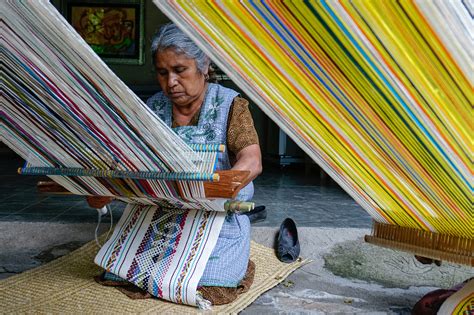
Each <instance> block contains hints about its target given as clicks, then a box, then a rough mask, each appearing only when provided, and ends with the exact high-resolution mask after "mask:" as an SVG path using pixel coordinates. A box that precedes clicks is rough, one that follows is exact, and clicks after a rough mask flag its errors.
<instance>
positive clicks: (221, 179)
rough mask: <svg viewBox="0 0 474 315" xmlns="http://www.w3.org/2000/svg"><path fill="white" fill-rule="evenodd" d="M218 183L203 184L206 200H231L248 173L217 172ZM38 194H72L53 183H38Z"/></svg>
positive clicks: (247, 180) (246, 180) (245, 183)
mask: <svg viewBox="0 0 474 315" xmlns="http://www.w3.org/2000/svg"><path fill="white" fill-rule="evenodd" d="M215 173H216V175H218V176H217V177H218V181H212V182H211V181H206V182H204V183H203V184H204V191H205V195H206V198H228V199H233V198H235V197H236V196H237V194H238V193H239V191H240V190H241V189H242V188H243V187H245V185H247V184H248V183H249V182H250V179H249V175H250V172H249V171H236V170H227V171H217V172H215ZM37 188H38V191H39V192H42V193H52V194H72V193H70V192H69V191H67V190H66V189H65V188H64V187H62V186H61V185H59V184H58V183H56V182H53V181H40V182H38V184H37Z"/></svg>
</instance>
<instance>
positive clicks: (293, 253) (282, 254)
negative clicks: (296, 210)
mask: <svg viewBox="0 0 474 315" xmlns="http://www.w3.org/2000/svg"><path fill="white" fill-rule="evenodd" d="M299 255H300V242H299V241H298V230H297V229H296V223H295V221H293V220H292V219H290V218H286V219H285V220H284V221H283V223H282V224H281V225H280V232H279V234H278V240H277V256H278V259H279V260H280V261H282V262H285V263H292V262H294V261H295V260H296V259H298V256H299Z"/></svg>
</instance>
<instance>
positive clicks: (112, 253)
mask: <svg viewBox="0 0 474 315" xmlns="http://www.w3.org/2000/svg"><path fill="white" fill-rule="evenodd" d="M224 218H225V213H222V212H212V211H195V210H191V211H182V210H176V209H175V210H168V211H163V209H161V208H159V207H156V206H142V205H132V204H129V205H128V206H127V208H126V209H125V210H124V213H123V215H122V217H121V218H120V221H119V222H118V223H117V226H116V227H115V230H114V233H113V235H112V237H111V238H110V239H109V240H108V241H107V242H106V243H105V244H104V246H102V248H101V249H100V251H99V252H98V253H97V256H96V257H95V263H96V264H97V265H99V266H101V267H103V268H104V269H106V270H107V271H109V272H112V273H113V274H115V275H118V276H120V277H121V278H123V279H126V280H128V281H129V282H132V283H134V284H135V285H137V286H138V287H140V288H142V289H144V290H146V291H148V292H150V294H152V295H154V296H156V297H159V298H162V299H165V300H168V301H172V302H175V303H179V304H189V305H196V304H197V301H196V290H197V286H198V283H199V280H200V279H201V276H202V274H203V272H204V268H205V266H206V263H207V261H208V259H209V256H210V255H211V253H212V250H213V248H214V246H215V244H216V242H217V238H218V235H219V233H213V231H216V230H217V231H219V230H220V229H221V227H222V224H223V222H224Z"/></svg>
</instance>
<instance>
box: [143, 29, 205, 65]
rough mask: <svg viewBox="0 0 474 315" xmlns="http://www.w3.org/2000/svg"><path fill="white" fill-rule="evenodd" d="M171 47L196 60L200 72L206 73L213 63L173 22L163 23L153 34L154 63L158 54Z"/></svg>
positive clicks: (152, 54)
mask: <svg viewBox="0 0 474 315" xmlns="http://www.w3.org/2000/svg"><path fill="white" fill-rule="evenodd" d="M169 48H171V49H174V50H175V51H176V53H178V54H184V55H185V56H186V57H188V58H191V59H194V60H196V65H197V68H198V71H199V72H201V73H206V72H207V70H208V69H209V65H210V63H211V60H210V59H209V57H208V56H207V55H206V54H205V53H204V52H203V51H202V50H201V49H199V47H198V46H197V45H196V44H195V43H194V42H193V41H192V40H191V39H190V38H189V37H188V36H187V35H186V34H184V33H183V31H181V30H180V29H179V28H178V27H177V26H176V25H175V24H173V23H168V24H165V25H163V26H162V27H161V28H160V30H159V31H158V33H156V34H155V36H153V39H152V42H151V56H152V58H153V64H155V62H156V54H157V53H159V52H162V51H164V50H166V49H169Z"/></svg>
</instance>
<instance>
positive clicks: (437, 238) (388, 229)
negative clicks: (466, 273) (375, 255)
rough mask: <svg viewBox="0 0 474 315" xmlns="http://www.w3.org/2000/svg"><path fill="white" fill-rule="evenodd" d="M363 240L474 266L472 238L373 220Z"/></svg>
mask: <svg viewBox="0 0 474 315" xmlns="http://www.w3.org/2000/svg"><path fill="white" fill-rule="evenodd" d="M365 241H366V242H368V243H371V244H375V245H379V246H383V247H387V248H392V249H397V250H403V251H407V252H410V253H414V254H416V255H420V256H425V257H429V258H432V259H437V260H445V261H450V262H454V263H460V264H465V265H470V266H474V240H472V239H468V238H462V237H459V236H455V235H446V234H443V235H442V234H438V233H435V232H431V231H422V230H417V229H414V228H406V227H401V226H395V225H390V224H384V223H379V222H375V221H374V224H373V228H372V235H366V236H365Z"/></svg>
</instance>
